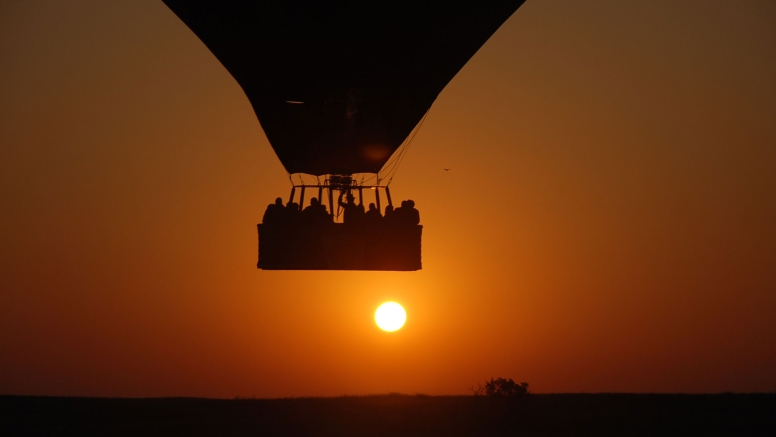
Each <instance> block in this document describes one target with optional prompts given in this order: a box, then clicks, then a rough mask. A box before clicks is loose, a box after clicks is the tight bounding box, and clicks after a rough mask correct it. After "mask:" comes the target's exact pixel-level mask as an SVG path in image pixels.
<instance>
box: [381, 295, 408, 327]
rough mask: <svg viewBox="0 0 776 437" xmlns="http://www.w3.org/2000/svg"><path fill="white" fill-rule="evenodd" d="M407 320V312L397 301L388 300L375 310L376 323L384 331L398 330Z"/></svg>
mask: <svg viewBox="0 0 776 437" xmlns="http://www.w3.org/2000/svg"><path fill="white" fill-rule="evenodd" d="M405 321H407V313H406V312H405V311H404V308H402V306H401V305H399V304H398V303H396V302H386V303H384V304H382V305H380V307H378V308H377V311H375V323H377V326H379V327H380V329H382V330H383V331H388V332H393V331H398V330H399V329H401V327H402V326H404V322H405Z"/></svg>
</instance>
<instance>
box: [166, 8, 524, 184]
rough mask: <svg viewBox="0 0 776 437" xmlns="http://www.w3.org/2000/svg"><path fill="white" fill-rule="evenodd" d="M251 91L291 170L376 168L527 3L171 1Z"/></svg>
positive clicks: (274, 143) (332, 171)
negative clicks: (489, 40) (488, 42)
mask: <svg viewBox="0 0 776 437" xmlns="http://www.w3.org/2000/svg"><path fill="white" fill-rule="evenodd" d="M164 2H165V4H167V6H168V7H169V8H170V9H172V11H173V12H174V13H175V14H176V15H177V16H178V17H180V18H181V20H183V22H184V23H186V25H187V26H188V27H189V28H190V29H191V30H192V31H193V32H194V33H195V34H196V35H197V36H198V37H199V38H200V39H201V40H202V42H204V43H205V45H206V46H207V47H208V48H209V49H210V50H211V51H212V52H213V54H214V55H215V56H216V57H217V58H218V60H219V61H221V63H222V64H223V65H224V66H225V67H226V69H227V70H228V71H229V72H230V73H231V74H232V76H234V78H235V79H236V80H237V82H238V83H239V84H240V86H241V87H242V88H243V90H244V91H245V94H246V95H247V96H248V99H249V100H250V102H251V105H253V109H254V110H255V112H256V115H257V116H258V118H259V122H260V123H261V126H262V128H263V129H264V132H265V133H266V135H267V138H268V139H269V142H270V144H271V145H272V147H273V149H274V150H275V152H276V153H277V155H278V158H280V161H281V162H282V163H283V166H284V167H285V168H286V170H287V171H288V172H289V173H307V174H312V175H323V174H353V173H376V172H378V171H379V170H380V169H381V168H382V167H383V165H384V164H385V163H386V161H388V159H389V158H390V156H391V155H392V154H393V152H395V151H396V149H398V148H399V147H400V146H401V144H402V143H403V141H404V140H405V139H406V138H407V136H408V135H409V134H410V133H411V131H412V130H413V128H414V127H415V126H416V125H417V123H418V122H419V121H420V120H421V119H422V117H423V116H424V115H425V113H426V112H427V111H428V109H429V108H430V107H431V105H432V104H433V102H434V100H435V99H436V97H437V96H438V95H439V93H440V92H441V91H442V89H443V88H444V87H445V86H446V85H447V83H448V82H449V81H450V80H451V79H452V78H453V77H454V76H455V74H456V73H457V72H458V71H459V70H460V69H461V68H462V67H463V66H464V64H466V62H467V61H468V60H469V59H470V58H471V57H472V56H473V55H474V53H476V52H477V50H478V49H479V48H480V47H481V46H482V45H483V44H484V43H485V41H487V40H488V38H489V37H490V36H491V35H492V34H493V33H494V32H495V31H496V30H497V29H498V28H499V26H501V24H502V23H503V22H504V21H506V19H507V18H509V17H510V16H511V15H512V13H514V11H515V10H517V8H518V7H519V6H520V5H521V4H522V3H523V2H524V0H505V1H498V2H488V1H482V0H478V1H471V0H467V1H456V0H432V1H400V0H390V1H383V0H371V1H360V2H355V1H323V0H321V1H309V0H308V1H293V0H289V1H253V2H248V1H240V2H237V1H229V0H214V1H207V0H164Z"/></svg>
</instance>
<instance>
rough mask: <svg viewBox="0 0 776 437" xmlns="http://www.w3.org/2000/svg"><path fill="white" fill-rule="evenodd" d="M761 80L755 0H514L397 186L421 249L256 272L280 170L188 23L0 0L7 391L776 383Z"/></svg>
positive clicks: (282, 181) (0, 314)
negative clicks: (399, 262) (386, 265)
mask: <svg viewBox="0 0 776 437" xmlns="http://www.w3.org/2000/svg"><path fill="white" fill-rule="evenodd" d="M774 78H776V3H774V2H772V1H768V0H763V1H740V2H731V1H717V0H709V1H674V0H663V1H646V0H644V1H629V2H622V1H620V0H595V1H588V2H576V1H561V0H553V1H551V0H544V1H537V0H529V1H528V2H527V3H526V4H525V5H524V6H522V7H521V8H520V9H519V10H518V11H517V13H516V14H515V15H514V16H513V17H512V18H511V19H509V20H508V21H507V22H506V23H505V25H504V26H503V27H502V28H501V29H500V30H499V31H498V32H497V33H496V34H495V35H494V36H493V38H491V40H490V41H489V42H488V43H487V44H486V45H485V46H484V47H483V48H482V49H481V50H480V52H479V53H478V54H477V55H476V56H475V57H474V58H473V59H472V61H471V62H469V64H468V65H467V66H466V67H465V68H464V69H463V70H462V71H461V72H460V73H459V74H458V76H457V77H456V78H455V79H454V80H453V81H452V82H451V83H450V84H449V85H448V87H447V88H446V89H445V91H444V92H443V93H442V94H441V95H440V97H439V99H438V100H437V102H436V103H435V104H434V106H433V107H432V109H431V111H430V113H429V115H428V117H427V119H426V121H425V123H424V125H423V128H422V129H421V131H420V132H419V133H418V135H417V136H416V137H415V140H414V142H413V145H412V148H411V149H410V151H409V155H408V157H407V158H406V159H405V161H404V163H403V166H402V168H401V169H400V170H399V173H398V175H397V176H396V178H395V179H394V183H393V184H392V185H391V188H392V193H393V195H394V197H395V198H397V199H404V198H412V199H414V200H415V202H416V203H417V205H418V208H419V209H420V211H421V219H422V224H423V225H424V241H423V265H424V268H423V270H422V271H420V272H415V273H388V272H277V271H270V272H268V271H260V270H257V269H256V267H255V264H256V257H257V253H256V252H257V236H256V223H257V222H258V221H259V220H260V219H261V216H262V214H263V211H264V208H265V206H266V204H268V203H269V202H271V201H272V200H273V199H274V198H275V197H276V196H278V195H282V196H284V197H285V196H287V195H288V192H289V190H290V184H289V182H288V178H287V175H286V173H285V171H284V170H283V168H282V166H281V165H280V162H279V161H278V160H277V158H276V157H275V155H274V154H273V152H272V150H271V148H270V146H269V144H268V143H267V140H266V137H265V136H264V134H263V132H262V130H261V127H260V125H259V123H258V121H257V120H256V117H255V115H254V114H253V111H252V109H251V107H250V104H249V103H248V100H247V98H246V97H245V95H244V94H243V93H242V91H241V89H240V87H239V86H238V85H237V83H236V82H235V81H234V80H233V79H232V77H231V76H230V75H229V74H228V73H227V72H226V70H225V69H224V68H223V67H222V66H221V65H220V64H219V63H218V62H217V60H216V59H215V57H213V55H212V54H211V53H210V52H209V51H208V50H207V49H206V48H205V46H204V45H203V44H202V43H201V42H200V41H199V40H198V39H197V38H196V37H195V36H194V34H193V33H191V32H190V31H189V30H188V28H186V26H185V25H184V24H183V23H182V22H181V21H180V20H179V19H178V18H177V17H176V16H175V15H174V14H173V13H172V12H171V11H169V10H168V9H167V8H166V7H165V6H164V4H162V3H161V2H160V1H153V0H144V1H135V0H131V1H130V0H123V1H111V2H105V1H99V0H77V1H76V0H73V1H68V2H59V1H54V0H46V1H44V0H38V1H24V2H1V3H0V205H2V207H1V208H0V393H2V394H46V395H97V396H210V397H234V396H238V395H239V396H258V397H278V396H301V395H316V396H317V395H341V394H369V393H386V392H403V393H428V394H463V393H466V392H467V389H468V388H469V387H470V386H472V385H474V384H476V383H477V382H481V381H483V380H484V379H486V378H490V377H498V376H503V377H509V378H514V379H516V380H520V381H528V382H529V383H530V384H531V388H532V389H533V390H534V391H536V392H559V391H560V392H577V391H586V392H601V391H629V392H630V391H636V392H645V391H661V392H664V391H665V392H680V391H681V392H718V391H728V390H729V391H774V390H776V372H774V371H773V369H774V368H776V347H775V346H776V322H775V321H774V314H776V230H775V229H776V227H775V226H774V223H776V171H774V168H776V127H775V126H776V124H774V122H773V114H776V81H775V80H774ZM444 167H451V168H452V170H450V171H449V172H445V171H443V170H442V169H443V168H444ZM385 300H396V301H398V302H400V303H402V304H403V305H404V306H405V308H406V310H407V313H408V320H407V324H406V326H405V327H404V328H403V329H402V330H400V331H398V332H396V333H392V334H388V333H384V332H382V331H380V330H379V329H378V328H377V327H376V326H375V325H374V322H373V320H372V315H373V312H374V310H375V308H376V307H377V305H378V304H380V303H381V302H383V301H385Z"/></svg>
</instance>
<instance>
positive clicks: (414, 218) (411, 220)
mask: <svg viewBox="0 0 776 437" xmlns="http://www.w3.org/2000/svg"><path fill="white" fill-rule="evenodd" d="M407 207H408V209H407V224H410V225H419V224H420V211H418V210H417V209H415V201H414V200H412V199H410V200H408V201H407Z"/></svg>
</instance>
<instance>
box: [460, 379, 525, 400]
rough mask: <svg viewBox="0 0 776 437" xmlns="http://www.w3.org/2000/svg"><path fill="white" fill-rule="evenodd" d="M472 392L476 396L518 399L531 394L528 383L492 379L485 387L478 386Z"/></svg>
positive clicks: (486, 382)
mask: <svg viewBox="0 0 776 437" xmlns="http://www.w3.org/2000/svg"><path fill="white" fill-rule="evenodd" d="M471 391H472V393H474V396H484V395H487V396H490V397H517V396H525V395H527V394H529V393H530V392H529V391H528V383H527V382H521V383H520V384H518V383H516V382H515V381H514V380H512V379H511V378H510V379H505V378H496V379H493V378H490V381H485V386H483V385H482V384H478V385H477V387H472V388H471Z"/></svg>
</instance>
